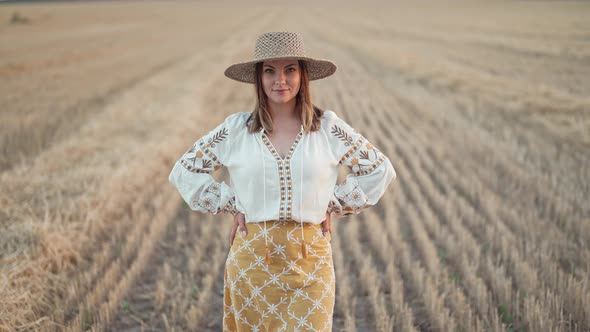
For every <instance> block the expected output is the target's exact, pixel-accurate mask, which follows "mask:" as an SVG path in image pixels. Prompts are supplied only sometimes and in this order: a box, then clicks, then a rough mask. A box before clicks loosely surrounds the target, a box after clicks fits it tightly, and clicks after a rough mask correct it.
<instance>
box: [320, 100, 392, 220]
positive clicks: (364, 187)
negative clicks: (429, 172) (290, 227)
mask: <svg viewBox="0 0 590 332" xmlns="http://www.w3.org/2000/svg"><path fill="white" fill-rule="evenodd" d="M326 113H327V114H326V115H327V116H328V121H327V123H328V124H329V128H327V130H329V137H330V142H331V147H332V151H333V153H334V154H335V157H336V158H338V160H339V163H340V164H342V165H346V166H347V167H348V168H349V169H350V171H351V173H350V174H348V175H347V177H346V179H345V180H344V181H343V182H342V183H339V184H336V186H335V187H334V193H333V197H332V199H331V200H330V202H329V205H328V211H329V212H335V213H336V214H338V215H342V216H345V215H351V214H358V213H359V212H360V211H362V210H363V209H365V208H367V207H369V206H372V205H375V204H377V202H378V201H379V199H380V198H381V196H383V194H384V193H385V190H386V189H387V186H388V185H389V184H390V183H391V181H392V180H393V179H394V178H395V177H396V173H395V170H394V168H393V166H392V164H391V162H390V160H389V158H387V157H386V156H385V155H384V154H383V153H382V152H381V151H380V150H379V149H378V148H377V147H375V146H374V145H373V144H371V142H369V141H368V140H367V139H366V138H365V137H364V136H363V135H361V134H360V133H359V132H358V131H357V130H355V129H354V128H353V127H351V126H350V125H349V124H348V123H346V122H345V121H344V120H342V119H340V118H339V117H338V116H337V115H336V114H335V113H334V112H332V111H326Z"/></svg>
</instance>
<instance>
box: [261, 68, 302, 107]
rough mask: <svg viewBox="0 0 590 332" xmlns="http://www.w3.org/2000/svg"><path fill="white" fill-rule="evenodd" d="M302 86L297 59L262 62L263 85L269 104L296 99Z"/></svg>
mask: <svg viewBox="0 0 590 332" xmlns="http://www.w3.org/2000/svg"><path fill="white" fill-rule="evenodd" d="M300 86H301V68H300V67H299V61H297V60H270V61H264V62H263V63H262V87H263V89H264V93H265V94H266V96H267V97H268V102H269V104H284V103H288V102H291V101H294V98H295V96H297V93H298V92H299V87H300Z"/></svg>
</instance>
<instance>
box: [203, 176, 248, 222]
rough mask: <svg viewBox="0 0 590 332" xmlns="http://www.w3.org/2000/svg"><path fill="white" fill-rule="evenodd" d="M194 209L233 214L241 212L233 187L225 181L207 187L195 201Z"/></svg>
mask: <svg viewBox="0 0 590 332" xmlns="http://www.w3.org/2000/svg"><path fill="white" fill-rule="evenodd" d="M193 205H194V206H193V208H194V210H197V211H200V212H205V213H207V212H209V213H212V214H217V213H220V212H228V213H231V214H233V215H235V214H237V213H238V212H241V211H240V210H239V208H238V205H237V204H236V197H235V193H234V191H233V189H232V188H231V187H230V186H228V185H227V184H226V183H225V182H221V183H217V182H215V183H213V184H211V185H210V186H209V187H207V188H206V189H205V190H204V191H203V193H202V194H201V195H200V197H199V198H198V199H197V200H196V201H194V202H193Z"/></svg>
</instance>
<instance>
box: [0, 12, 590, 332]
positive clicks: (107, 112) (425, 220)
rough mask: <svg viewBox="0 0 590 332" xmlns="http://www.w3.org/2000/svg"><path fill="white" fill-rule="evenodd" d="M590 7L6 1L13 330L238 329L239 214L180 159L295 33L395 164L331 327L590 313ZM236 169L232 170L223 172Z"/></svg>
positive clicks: (1, 99) (324, 99)
mask: <svg viewBox="0 0 590 332" xmlns="http://www.w3.org/2000/svg"><path fill="white" fill-rule="evenodd" d="M588 17H590V3H588V2H583V1H580V2H565V1H564V2H561V1H560V2H553V1H551V2H549V1H548V2H545V1H538V2H535V1H497V2H496V1H487V2H473V1H468V2H445V3H442V2H437V3H436V5H432V4H426V3H421V2H413V1H412V2H409V3H407V4H403V3H399V2H396V3H389V2H371V3H366V4H365V5H363V6H361V5H354V4H344V3H343V2H323V3H322V4H317V3H311V2H310V3H302V2H296V3H293V4H288V3H284V4H281V5H280V6H279V5H276V3H273V2H248V3H247V4H246V3H243V2H235V3H232V2H230V1H221V2H217V1H201V2H181V1H178V2H157V1H150V2H88V3H82V2H81V3H74V2H70V3H68V2H62V3H43V4H42V3H38V4H33V3H31V4H3V5H1V6H0V24H1V25H0V82H2V83H1V84H0V151H1V153H0V330H1V331H27V330H41V331H62V330H63V331H80V330H93V331H97V330H108V331H139V330H146V331H154V330H157V331H161V330H174V331H188V330H193V331H219V330H221V321H222V317H221V312H222V296H223V294H222V286H223V268H224V261H225V258H226V255H227V252H228V250H229V233H230V229H231V223H232V220H231V217H229V216H228V215H225V216H211V215H209V216H206V215H201V214H198V213H196V212H192V211H190V210H188V209H187V207H186V205H185V204H184V203H183V202H182V200H181V198H180V196H179V195H178V193H177V192H176V191H175V189H174V188H173V187H172V186H171V185H170V184H169V183H168V182H167V176H168V173H169V171H170V169H171V167H172V165H173V163H174V161H175V160H176V159H177V158H178V157H180V155H181V154H182V153H183V152H184V151H186V149H187V148H188V147H189V146H190V145H192V143H193V142H194V140H196V139H197V138H198V137H200V136H201V135H203V134H205V133H206V132H207V130H209V129H211V128H213V127H214V126H215V125H216V124H218V123H220V122H221V121H222V120H223V119H224V118H225V116H227V115H228V114H230V113H233V112H237V111H248V110H250V109H251V107H252V106H253V91H252V90H251V87H249V86H246V85H243V84H239V83H236V82H233V81H230V80H229V79H226V78H225V77H224V76H223V74H222V73H223V70H224V69H225V67H226V66H227V65H229V64H230V63H233V62H235V61H239V60H244V59H247V58H249V57H250V55H251V52H252V47H253V43H254V40H255V38H256V36H257V35H258V34H259V33H261V32H264V31H270V30H295V31H299V32H301V33H302V35H303V36H304V39H305V40H306V46H307V50H308V53H310V54H311V55H316V56H319V57H324V58H328V59H332V60H334V61H335V62H336V63H337V64H338V66H339V69H338V71H337V73H336V75H334V76H333V77H331V78H329V79H326V80H322V81H318V82H313V83H312V89H313V97H314V101H315V103H316V104H317V105H318V106H320V107H322V108H324V109H331V110H334V111H335V112H337V113H338V114H339V115H341V116H342V117H343V118H345V119H346V120H347V121H349V122H350V123H351V124H352V125H353V126H354V127H355V128H357V130H358V131H359V132H361V133H362V134H364V135H365V136H366V137H367V138H368V139H369V140H370V141H372V142H373V143H374V145H376V146H377V147H379V148H380V150H382V151H383V152H384V153H385V154H386V155H387V156H388V157H389V158H390V159H391V161H392V163H393V165H394V167H395V168H396V171H397V173H398V179H397V180H396V181H394V182H393V183H392V185H391V187H390V188H389V191H388V192H387V193H386V194H385V196H384V197H383V198H382V200H381V201H380V202H379V204H378V205H377V206H376V207H373V208H370V209H368V210H365V211H363V212H362V213H361V214H359V215H356V216H353V217H347V218H341V219H338V220H335V221H334V234H333V239H332V248H333V252H334V262H335V267H336V276H337V286H336V307H335V314H334V331H341V330H344V331H589V330H590V279H589V275H590V204H589V200H590V199H589V197H590V98H589V96H590V79H588V78H589V77H590V20H588ZM215 176H216V177H217V178H218V179H227V174H225V173H224V172H219V174H216V175H215Z"/></svg>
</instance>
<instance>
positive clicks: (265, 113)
mask: <svg viewBox="0 0 590 332" xmlns="http://www.w3.org/2000/svg"><path fill="white" fill-rule="evenodd" d="M298 62H299V68H300V69H301V70H300V71H301V85H300V87H299V92H298V93H297V96H295V112H297V113H298V114H299V116H300V118H301V123H302V124H303V129H304V130H305V132H307V133H308V132H310V131H318V130H319V129H320V119H321V117H322V115H323V114H324V111H323V110H322V109H320V108H319V107H317V106H315V105H313V104H312V102H311V95H310V91H309V71H308V69H307V63H306V62H305V61H304V60H299V61H298ZM255 73H256V81H255V82H254V89H255V92H256V105H255V106H254V110H253V111H252V113H251V114H250V118H248V121H247V124H248V131H249V132H250V133H255V132H257V131H259V130H260V129H261V128H264V130H266V131H267V132H269V133H272V131H273V123H272V118H271V115H270V110H269V108H268V97H267V96H266V93H264V88H263V86H262V62H258V63H256V70H255Z"/></svg>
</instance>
